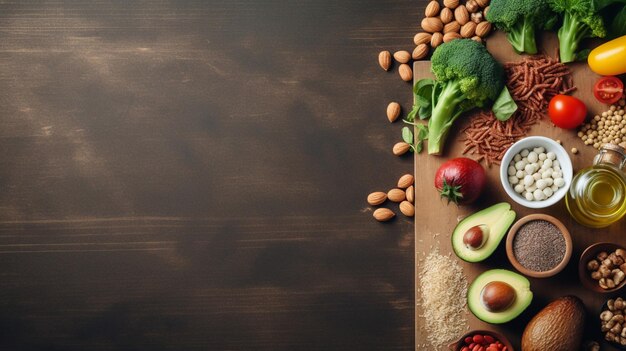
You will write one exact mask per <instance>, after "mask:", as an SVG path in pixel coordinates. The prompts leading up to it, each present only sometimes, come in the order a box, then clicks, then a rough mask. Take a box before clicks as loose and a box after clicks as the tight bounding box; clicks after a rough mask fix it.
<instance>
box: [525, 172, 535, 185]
mask: <svg viewBox="0 0 626 351" xmlns="http://www.w3.org/2000/svg"><path fill="white" fill-rule="evenodd" d="M534 182H535V179H534V178H533V176H531V175H527V176H525V177H524V185H526V186H527V187H528V186H531V185H532V184H533V183H534Z"/></svg>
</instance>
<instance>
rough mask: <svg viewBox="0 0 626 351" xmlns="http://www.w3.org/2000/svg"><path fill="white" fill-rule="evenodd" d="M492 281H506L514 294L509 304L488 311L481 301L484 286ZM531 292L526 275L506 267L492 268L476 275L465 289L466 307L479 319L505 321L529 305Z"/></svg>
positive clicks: (492, 321)
mask: <svg viewBox="0 0 626 351" xmlns="http://www.w3.org/2000/svg"><path fill="white" fill-rule="evenodd" d="M493 282H502V283H506V284H507V285H508V286H510V287H511V288H513V290H514V292H515V295H514V299H513V300H512V302H511V304H510V305H509V306H508V307H506V308H505V309H503V310H500V311H497V312H496V311H490V310H489V309H488V308H487V306H486V305H485V303H484V302H483V291H484V288H485V287H486V286H487V285H488V284H490V283H493ZM532 300H533V293H532V291H530V282H529V281H528V279H526V277H524V276H522V275H520V274H517V273H515V272H511V271H509V270H506V269H492V270H489V271H486V272H484V273H482V274H481V275H479V276H478V277H476V279H475V280H474V281H473V282H472V284H471V285H470V287H469V289H468V291H467V307H469V309H470V311H472V313H473V314H474V315H475V316H476V317H477V318H478V319H480V320H482V321H484V322H487V323H491V324H501V323H506V322H508V321H510V320H512V319H514V318H515V317H517V316H519V315H520V314H521V313H522V312H524V310H525V309H526V308H527V307H528V306H529V305H530V303H531V301H532Z"/></svg>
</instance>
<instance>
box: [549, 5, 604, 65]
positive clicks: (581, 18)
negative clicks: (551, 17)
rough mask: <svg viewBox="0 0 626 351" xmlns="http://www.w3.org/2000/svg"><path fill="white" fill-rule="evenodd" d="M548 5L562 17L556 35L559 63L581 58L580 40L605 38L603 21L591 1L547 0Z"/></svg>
mask: <svg viewBox="0 0 626 351" xmlns="http://www.w3.org/2000/svg"><path fill="white" fill-rule="evenodd" d="M548 3H549V5H550V7H551V8H552V9H553V10H554V11H555V12H557V13H559V14H561V15H562V16H563V25H562V26H561V28H560V29H559V33H558V35H559V55H560V57H561V62H564V63H565V62H572V61H576V59H578V58H582V57H580V56H581V53H579V52H578V45H579V44H580V42H581V40H583V39H585V38H593V37H600V38H604V37H605V36H606V27H605V26H604V21H603V20H602V17H601V16H600V14H599V13H598V10H597V9H596V6H595V3H594V1H593V0H548Z"/></svg>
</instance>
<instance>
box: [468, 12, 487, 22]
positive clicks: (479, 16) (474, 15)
mask: <svg viewBox="0 0 626 351" xmlns="http://www.w3.org/2000/svg"><path fill="white" fill-rule="evenodd" d="M483 17H484V16H483V14H482V13H481V12H475V13H472V14H471V15H470V18H471V20H472V22H474V23H476V24H478V23H480V22H482V21H483V19H484V18H483Z"/></svg>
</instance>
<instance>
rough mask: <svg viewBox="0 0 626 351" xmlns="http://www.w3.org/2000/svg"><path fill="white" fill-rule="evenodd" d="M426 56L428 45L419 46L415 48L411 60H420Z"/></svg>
mask: <svg viewBox="0 0 626 351" xmlns="http://www.w3.org/2000/svg"><path fill="white" fill-rule="evenodd" d="M426 55H428V45H426V44H419V45H418V46H416V47H415V50H413V54H412V55H411V57H412V58H413V60H421V59H423V58H424V57H426Z"/></svg>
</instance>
